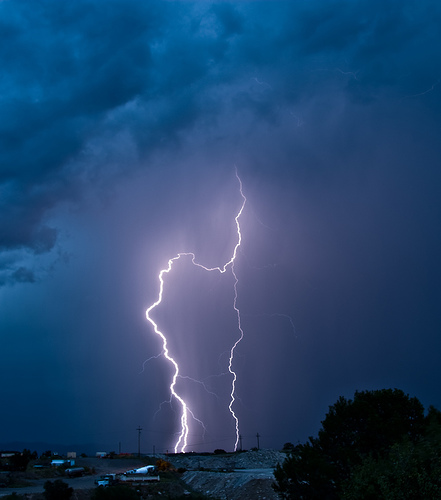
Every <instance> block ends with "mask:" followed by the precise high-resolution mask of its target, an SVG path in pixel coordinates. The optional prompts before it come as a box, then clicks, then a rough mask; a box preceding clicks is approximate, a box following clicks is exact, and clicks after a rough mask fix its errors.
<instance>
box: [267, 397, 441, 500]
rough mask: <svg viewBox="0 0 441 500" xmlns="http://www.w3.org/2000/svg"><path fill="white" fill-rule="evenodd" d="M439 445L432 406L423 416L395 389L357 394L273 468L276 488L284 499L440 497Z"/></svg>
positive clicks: (439, 423)
mask: <svg viewBox="0 0 441 500" xmlns="http://www.w3.org/2000/svg"><path fill="white" fill-rule="evenodd" d="M439 444H441V413H440V412H439V411H438V410H436V409H435V408H433V407H431V408H430V409H429V412H428V415H427V416H425V415H424V407H423V405H422V404H421V403H420V402H419V401H418V399H417V398H411V397H409V396H408V395H406V394H405V393H404V392H403V391H401V390H398V389H382V390H375V391H362V392H356V393H355V395H354V399H353V400H350V399H349V400H347V399H345V398H344V397H340V398H339V399H338V400H337V402H336V403H335V404H334V405H332V406H330V408H329V412H328V413H327V414H326V417H325V419H324V420H323V421H322V428H321V429H320V431H319V433H318V436H317V438H312V437H310V438H309V440H308V441H307V442H306V443H305V444H299V445H297V446H295V447H294V449H293V450H292V451H291V452H290V453H289V455H288V456H287V458H286V460H285V461H284V463H283V464H282V465H278V466H277V468H276V470H275V472H274V476H275V479H276V482H275V484H274V489H275V490H276V491H277V492H278V493H279V496H280V497H281V498H284V499H288V498H298V499H320V500H328V499H329V500H333V499H337V498H346V499H370V498H372V499H374V498H375V499H381V498H388V499H389V498H390V499H393V498H397V499H398V498H406V499H409V498H426V499H429V498H440V492H441V479H439V478H441V475H440V467H441V452H438V450H439V449H441V448H440V447H439ZM398 472H400V477H401V479H402V480H401V483H400V481H398V480H397V477H396V476H397V474H398ZM412 478H413V479H412ZM411 482H412V491H414V490H415V491H416V492H417V493H416V496H415V497H412V496H409V492H410V489H409V488H410V483H411ZM399 492H401V493H399ZM403 492H405V493H406V494H405V496H399V495H400V494H401V495H403ZM418 494H420V496H419V497H418ZM421 494H422V496H421ZM394 495H398V496H394ZM431 495H432V496H431Z"/></svg>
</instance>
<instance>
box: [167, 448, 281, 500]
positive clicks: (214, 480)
mask: <svg viewBox="0 0 441 500" xmlns="http://www.w3.org/2000/svg"><path fill="white" fill-rule="evenodd" d="M285 457H286V455H285V454H284V453H282V452H279V451H274V450H256V451H247V452H243V453H236V454H221V455H208V456H203V455H192V454H186V455H176V456H172V457H168V460H169V461H170V462H171V463H172V464H173V465H174V466H175V467H177V468H185V469H187V470H186V472H184V474H183V475H182V479H183V480H184V481H185V483H186V484H188V485H189V486H190V487H191V488H192V489H194V490H196V491H199V492H201V493H203V494H205V495H207V496H209V497H212V498H216V499H219V500H276V499H277V498H278V497H277V494H276V493H275V492H274V490H273V488H272V486H271V485H272V483H273V481H274V476H273V470H274V468H275V467H276V465H277V463H282V462H283V460H284V459H285Z"/></svg>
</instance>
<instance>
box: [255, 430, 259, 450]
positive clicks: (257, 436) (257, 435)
mask: <svg viewBox="0 0 441 500" xmlns="http://www.w3.org/2000/svg"><path fill="white" fill-rule="evenodd" d="M256 438H257V449H258V450H260V447H259V446H260V445H259V438H260V434H259V433H257V434H256Z"/></svg>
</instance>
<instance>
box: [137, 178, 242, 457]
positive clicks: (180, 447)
mask: <svg viewBox="0 0 441 500" xmlns="http://www.w3.org/2000/svg"><path fill="white" fill-rule="evenodd" d="M236 178H237V180H238V182H239V192H240V195H241V197H242V205H241V207H240V209H239V211H238V213H237V215H236V217H235V218H234V220H235V223H236V231H237V243H236V245H235V246H234V249H233V253H232V255H231V258H230V260H229V261H228V262H226V263H225V264H224V265H223V266H219V267H206V266H204V265H202V264H200V263H199V262H197V261H196V255H195V254H194V253H192V252H181V253H178V254H177V255H176V256H175V257H172V258H171V259H169V261H168V266H167V267H166V268H165V269H162V270H161V271H160V272H159V275H158V279H159V295H158V299H157V300H156V302H154V303H153V304H152V305H151V306H150V307H149V308H148V309H147V310H146V318H147V320H148V321H149V322H150V323H151V325H152V326H153V330H154V332H155V333H156V334H157V335H158V336H159V337H160V338H161V340H162V353H161V354H162V355H163V356H164V357H165V359H166V360H167V361H168V362H169V363H170V364H171V365H172V366H173V368H174V373H173V376H172V381H171V384H170V400H172V399H173V398H174V399H175V400H176V401H177V402H178V403H179V405H180V406H181V419H180V420H181V430H180V432H179V436H178V440H177V442H176V444H175V447H174V450H175V453H178V451H181V453H184V452H185V449H186V447H187V445H188V434H189V423H188V419H189V415H191V417H192V418H193V419H194V420H195V421H197V422H198V423H200V424H201V425H202V426H203V427H204V425H203V423H202V422H201V421H200V420H199V419H197V418H196V417H195V415H194V414H193V412H192V411H191V410H190V408H189V406H188V404H187V403H186V401H185V400H184V399H183V398H182V397H181V396H180V395H179V394H178V392H177V391H176V382H177V379H178V378H183V377H182V375H180V373H179V365H178V363H177V361H176V360H175V359H174V358H173V357H172V356H171V355H170V351H169V349H168V341H167V337H166V335H165V334H164V333H163V332H162V331H161V330H160V329H159V327H158V325H157V323H156V322H155V321H154V320H153V318H152V317H151V315H150V314H151V312H152V311H153V310H154V309H155V308H156V307H157V306H158V305H159V304H160V303H161V302H162V300H163V295H164V277H165V275H166V274H169V273H170V272H171V270H172V268H173V265H174V264H175V263H176V261H178V260H179V259H181V257H185V256H189V257H191V262H192V264H193V265H194V266H196V267H200V268H202V269H204V270H205V271H209V272H213V271H217V272H219V273H221V274H224V273H225V272H226V271H227V269H231V272H232V275H233V277H234V285H233V290H234V298H233V308H234V311H235V313H236V317H237V326H238V330H239V338H238V339H237V340H236V342H234V344H233V346H232V347H231V350H230V355H229V359H228V372H229V373H230V374H231V376H232V382H231V392H230V403H229V405H228V409H229V411H230V414H231V416H232V418H233V420H234V423H235V429H236V441H235V444H234V451H236V449H237V445H238V443H239V419H238V417H237V415H236V413H235V412H234V409H233V405H234V402H235V400H236V397H235V394H236V381H237V374H236V372H235V371H234V370H233V361H234V353H235V350H236V348H237V346H238V345H239V343H240V342H241V340H242V339H243V336H244V332H243V329H242V325H241V317H240V310H239V308H238V307H237V297H238V293H237V284H238V282H239V280H238V278H237V275H236V272H235V268H234V263H235V260H236V257H237V252H238V250H239V247H240V245H241V243H242V233H241V230H240V223H239V218H240V216H241V215H242V212H243V210H244V208H245V204H246V201H247V199H246V197H245V195H244V194H243V190H242V181H241V179H240V177H239V175H238V173H237V169H236ZM204 429H205V427H204Z"/></svg>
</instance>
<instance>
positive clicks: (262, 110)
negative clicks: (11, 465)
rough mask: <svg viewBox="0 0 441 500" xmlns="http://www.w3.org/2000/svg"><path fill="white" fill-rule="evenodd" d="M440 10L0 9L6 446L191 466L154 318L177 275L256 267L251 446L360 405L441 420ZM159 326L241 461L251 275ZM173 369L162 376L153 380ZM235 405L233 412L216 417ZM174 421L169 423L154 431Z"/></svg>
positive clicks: (169, 310) (315, 4) (392, 6)
mask: <svg viewBox="0 0 441 500" xmlns="http://www.w3.org/2000/svg"><path fill="white" fill-rule="evenodd" d="M440 17H441V7H440V6H439V5H438V2H436V1H431V0H424V1H422V2H416V1H410V0H404V1H394V0H386V1H381V2H380V1H372V0H370V1H362V0H355V1H349V0H335V1H324V0H323V1H321V0H316V1H312V2H311V1H290V2H285V1H280V2H279V1H271V2H270V1H236V2H220V1H219V2H211V1H204V2H202V1H199V2H187V1H154V0H152V1H149V2H144V1H140V0H129V1H124V2H123V1H119V0H113V1H109V2H105V3H104V2H98V1H96V0H88V1H86V0H84V1H83V0H79V1H76V2H69V3H65V2H57V1H55V0H47V1H41V2H38V3H36V2H31V1H24V0H23V1H22V0H3V1H2V2H0V39H1V41H2V43H1V44H0V65H1V68H2V72H1V78H0V95H1V99H0V130H1V133H0V333H1V340H2V349H1V350H0V379H1V381H2V383H1V389H0V395H1V400H2V402H3V403H2V407H3V409H2V412H1V417H0V422H1V425H0V442H8V441H22V442H36V441H48V442H55V443H73V444H81V443H89V442H94V443H95V442H96V443H103V444H105V445H106V446H108V447H109V448H113V449H117V448H118V444H119V443H120V442H121V443H122V448H123V449H124V450H132V449H136V445H137V432H136V427H138V425H141V426H142V427H143V435H142V436H143V446H144V447H145V448H146V449H150V448H151V447H152V446H153V445H155V446H156V449H157V450H165V449H171V448H172V447H173V443H174V442H175V440H176V432H178V431H179V406H178V405H177V404H176V402H173V403H172V404H171V405H169V404H163V405H161V403H162V402H163V401H167V400H168V398H169V395H168V387H167V386H168V384H169V383H170V376H171V367H170V365H169V364H168V363H167V361H166V360H165V359H164V357H163V356H159V357H157V356H158V355H160V354H161V345H160V342H159V339H158V338H157V336H155V334H154V332H153V331H152V328H151V326H150V325H149V324H148V322H147V321H146V318H145V310H146V309H147V307H149V305H151V304H152V303H153V302H154V301H155V300H156V299H157V296H158V292H159V281H158V273H159V271H160V270H161V269H164V268H165V267H166V265H167V261H168V259H169V258H172V257H174V256H175V255H176V254H177V253H178V252H194V253H195V254H196V255H197V256H198V260H199V261H200V262H202V263H204V265H207V266H209V267H210V266H218V265H222V264H223V263H225V262H227V261H228V260H229V258H230V255H231V250H232V248H233V247H234V244H235V242H236V237H237V234H236V227H235V223H234V217H235V216H236V214H237V211H238V209H239V208H240V204H241V197H240V193H239V191H238V183H237V179H236V176H235V171H236V169H237V171H238V173H239V175H240V178H241V180H242V183H243V190H244V194H245V195H246V197H247V204H246V207H245V210H244V212H243V215H242V216H241V219H240V221H241V229H242V231H243V240H242V244H241V248H240V251H239V253H238V256H237V261H236V263H235V271H236V273H237V277H238V280H239V282H238V302H237V304H238V307H239V308H240V311H241V318H242V326H243V330H244V339H243V341H242V342H241V343H240V345H239V346H238V348H237V350H236V357H235V362H234V368H235V370H236V371H237V377H238V379H237V385H236V397H237V399H236V401H235V404H234V408H235V410H236V412H237V415H238V418H239V421H240V432H241V434H242V435H243V444H244V447H247V448H249V447H252V446H255V445H256V442H255V441H256V440H255V435H256V433H257V432H258V433H259V434H260V435H261V436H262V437H261V440H260V444H261V446H263V447H281V446H282V445H283V443H285V442H287V441H291V442H297V441H298V440H300V441H303V440H305V439H306V438H307V436H309V435H313V434H315V433H316V432H317V430H318V428H319V426H320V421H321V420H322V419H323V418H324V415H325V412H326V410H327V408H328V406H329V405H330V404H332V403H333V402H334V401H335V400H336V399H337V397H338V396H340V395H344V396H347V397H351V396H352V395H353V393H354V391H355V390H365V389H376V388H387V387H397V388H400V389H402V390H404V391H405V392H407V393H409V394H410V395H411V396H416V397H418V398H419V399H420V400H421V401H422V403H423V404H424V405H425V407H428V406H429V405H430V404H433V405H434V406H436V407H438V408H441V400H440V395H439V390H438V388H439V383H440V374H439V355H438V353H439V352H440V347H441V346H440V337H439V331H440V326H441V317H440V313H439V310H440V308H439V302H440V298H441V290H440V285H439V283H440V271H441V267H440V261H439V255H440V250H441V248H440V247H441V236H440V232H439V227H440V216H441V202H440V197H439V192H440V181H441V174H440V169H439V164H440V159H441V146H440V142H439V137H440V125H441V124H440V116H441V114H440V105H441V71H440V68H439V65H438V61H439V60H440V50H441V43H440V42H441V40H440V35H439V25H440V21H441V19H440ZM200 271H201V270H200V269H199V270H196V269H195V268H192V267H191V266H189V265H187V264H186V263H185V262H180V265H179V266H177V267H176V273H173V275H172V274H171V273H170V276H169V277H168V278H170V279H169V280H168V281H167V283H166V287H165V292H166V297H165V298H166V300H164V302H163V304H162V305H161V308H160V309H158V311H157V314H158V320H160V321H161V327H163V328H164V330H166V331H167V334H168V335H170V346H171V348H172V349H173V354H174V356H175V357H176V359H178V360H179V361H180V363H181V366H182V372H181V373H182V375H183V376H185V377H191V378H197V379H198V380H199V381H200V382H204V384H205V389H204V386H203V385H202V384H200V383H195V382H191V381H190V380H189V379H188V378H187V379H181V380H180V381H179V383H180V386H179V388H180V390H181V391H182V393H183V394H184V393H185V395H186V397H188V398H189V402H190V404H191V408H192V411H194V413H195V416H196V417H197V418H199V419H201V420H203V421H204V423H205V427H206V430H205V432H204V431H203V429H202V426H201V425H200V424H199V423H198V422H196V421H195V420H193V421H192V423H191V432H190V442H189V444H190V445H191V446H192V449H203V450H212V449H215V448H224V449H232V447H233V445H234V428H233V422H232V419H231V415H229V412H228V394H229V390H230V387H231V376H230V375H229V374H228V373H227V374H226V373H225V370H226V355H225V353H226V352H227V351H228V349H229V346H231V342H233V341H234V339H235V338H237V334H238V331H237V324H236V323H235V321H236V320H235V315H234V310H233V309H232V286H233V281H232V276H231V274H230V275H229V276H225V277H224V276H219V275H215V274H210V275H206V274H204V273H202V272H200ZM151 357H154V358H153V359H151V360H150V361H148V362H147V363H145V361H146V360H147V359H149V358H151ZM213 393H215V395H213ZM158 409H159V412H158Z"/></svg>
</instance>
